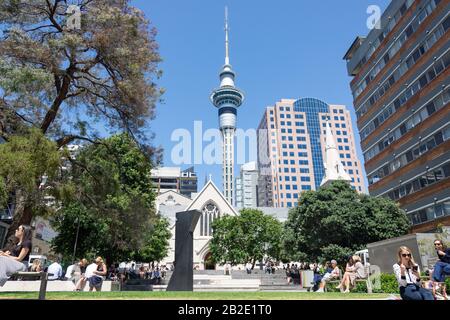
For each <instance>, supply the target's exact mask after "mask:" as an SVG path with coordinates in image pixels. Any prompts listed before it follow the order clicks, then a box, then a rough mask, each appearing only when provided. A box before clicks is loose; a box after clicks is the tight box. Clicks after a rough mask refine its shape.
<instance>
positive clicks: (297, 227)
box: [284, 181, 410, 261]
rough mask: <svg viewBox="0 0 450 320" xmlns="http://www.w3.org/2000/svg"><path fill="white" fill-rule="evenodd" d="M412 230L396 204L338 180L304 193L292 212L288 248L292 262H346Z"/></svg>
mask: <svg viewBox="0 0 450 320" xmlns="http://www.w3.org/2000/svg"><path fill="white" fill-rule="evenodd" d="M409 227H410V222H409V221H408V219H407V217H406V215H405V212H404V211H403V210H401V209H400V208H399V206H398V205H397V204H396V203H395V202H393V201H391V200H389V199H386V198H381V197H372V196H368V195H360V194H358V193H357V192H356V191H354V190H353V189H352V188H351V187H350V185H349V184H348V183H346V182H343V181H336V182H333V183H332V184H330V185H329V186H326V187H322V188H320V189H319V190H318V191H307V192H304V193H302V195H301V198H300V200H299V203H298V206H297V207H296V208H293V209H291V210H290V211H289V218H288V220H287V221H286V224H285V229H284V231H285V240H284V247H285V250H286V252H287V253H288V254H289V256H290V258H291V259H292V260H298V259H299V258H302V259H305V258H306V259H309V261H317V260H330V259H336V260H340V261H345V260H346V257H347V256H348V255H350V254H352V253H354V252H355V251H357V250H361V249H364V248H365V246H366V245H367V244H368V243H371V242H376V241H381V240H384V239H388V238H392V237H398V236H402V235H404V234H406V233H407V232H408V230H409Z"/></svg>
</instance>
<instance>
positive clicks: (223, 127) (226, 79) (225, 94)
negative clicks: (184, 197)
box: [210, 7, 244, 204]
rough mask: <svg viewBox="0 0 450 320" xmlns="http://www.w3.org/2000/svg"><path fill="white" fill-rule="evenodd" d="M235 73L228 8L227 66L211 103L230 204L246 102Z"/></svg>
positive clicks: (225, 188) (226, 13)
mask: <svg viewBox="0 0 450 320" xmlns="http://www.w3.org/2000/svg"><path fill="white" fill-rule="evenodd" d="M235 76H236V75H235V73H234V71H233V69H232V68H231V65H230V55H229V28H228V8H227V7H225V65H224V66H223V67H222V70H221V72H220V87H219V88H217V89H215V90H214V91H213V92H212V94H211V97H210V98H211V102H212V103H213V105H214V106H215V107H216V108H217V109H218V111H219V127H220V131H221V133H222V142H223V144H222V145H223V164H222V178H223V193H224V196H225V198H226V199H227V200H228V202H229V203H230V204H232V203H233V196H234V193H233V190H234V135H235V132H236V120H237V109H238V108H239V107H240V106H241V104H242V102H243V100H244V93H243V92H242V91H241V90H239V89H238V88H236V87H235V85H234V78H235Z"/></svg>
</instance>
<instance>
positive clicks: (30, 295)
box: [0, 291, 389, 300]
mask: <svg viewBox="0 0 450 320" xmlns="http://www.w3.org/2000/svg"><path fill="white" fill-rule="evenodd" d="M37 296H38V293H37V292H1V293H0V300H3V299H37ZM388 297H389V294H385V293H374V294H366V293H349V294H342V293H340V292H330V293H310V292H165V291H161V292H159V291H158V292H151V291H150V292H148V291H147V292H143V291H135V292H133V291H121V292H47V294H46V299H47V300H377V299H378V300H379V299H386V298H388Z"/></svg>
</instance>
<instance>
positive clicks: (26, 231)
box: [0, 225, 32, 287]
mask: <svg viewBox="0 0 450 320" xmlns="http://www.w3.org/2000/svg"><path fill="white" fill-rule="evenodd" d="M14 236H15V237H16V238H17V239H19V242H18V243H17V244H16V245H15V246H14V247H13V248H12V249H11V251H9V250H6V251H0V287H3V286H4V285H5V283H6V281H8V278H9V277H10V276H11V275H12V274H13V273H16V272H19V271H26V270H27V268H28V259H29V257H30V251H31V247H32V245H31V227H30V226H27V225H20V226H19V227H18V228H17V229H16V232H15V234H14Z"/></svg>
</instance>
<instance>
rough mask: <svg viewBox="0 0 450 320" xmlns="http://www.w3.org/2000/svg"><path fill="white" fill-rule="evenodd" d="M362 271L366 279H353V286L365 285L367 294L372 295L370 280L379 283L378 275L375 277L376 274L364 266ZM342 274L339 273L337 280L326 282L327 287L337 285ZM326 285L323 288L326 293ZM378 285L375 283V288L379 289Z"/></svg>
mask: <svg viewBox="0 0 450 320" xmlns="http://www.w3.org/2000/svg"><path fill="white" fill-rule="evenodd" d="M364 271H365V273H366V277H365V278H363V279H355V284H356V283H365V284H366V288H367V293H373V284H372V280H373V279H375V281H377V282H379V281H380V279H379V277H378V278H377V276H379V274H378V275H377V274H376V273H374V272H373V271H374V270H372V269H371V268H370V266H365V267H364ZM342 276H343V275H342V272H340V273H339V279H338V280H332V281H328V282H327V285H334V284H336V285H338V284H339V283H340V282H341V281H342ZM327 285H326V286H325V288H324V291H325V292H326V291H327ZM379 286H380V283H376V287H379Z"/></svg>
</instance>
